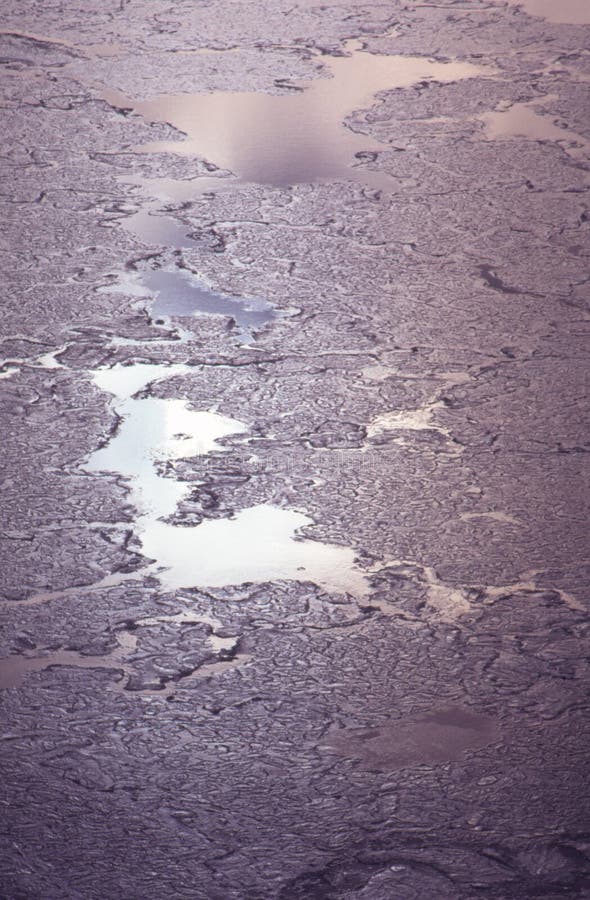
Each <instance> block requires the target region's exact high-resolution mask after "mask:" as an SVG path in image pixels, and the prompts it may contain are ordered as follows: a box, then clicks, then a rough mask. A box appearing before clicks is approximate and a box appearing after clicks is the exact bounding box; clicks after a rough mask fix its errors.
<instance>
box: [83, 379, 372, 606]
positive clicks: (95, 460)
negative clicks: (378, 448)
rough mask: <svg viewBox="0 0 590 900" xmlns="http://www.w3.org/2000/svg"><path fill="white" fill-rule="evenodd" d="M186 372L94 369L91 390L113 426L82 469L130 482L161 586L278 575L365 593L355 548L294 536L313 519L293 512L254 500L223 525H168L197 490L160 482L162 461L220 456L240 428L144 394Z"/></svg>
mask: <svg viewBox="0 0 590 900" xmlns="http://www.w3.org/2000/svg"><path fill="white" fill-rule="evenodd" d="M189 371H190V367H188V366H185V365H182V364H176V365H170V366H161V365H150V364H136V365H129V366H124V365H115V366H113V367H112V368H110V369H99V370H97V371H96V372H95V373H94V383H95V384H96V386H97V387H99V388H100V389H101V390H103V391H108V392H109V393H111V394H113V395H114V399H113V402H112V406H113V409H114V411H115V412H116V413H117V415H118V416H120V417H121V423H120V425H119V428H118V430H117V432H116V434H115V435H114V437H113V438H112V439H111V441H110V442H109V443H108V444H107V445H106V446H105V447H102V448H101V449H99V450H97V451H96V452H95V453H93V454H92V456H91V457H90V459H89V460H88V462H87V464H86V469H87V470H88V471H92V472H115V473H117V474H119V475H122V476H124V477H125V478H126V479H127V480H128V483H129V486H130V500H131V502H132V503H133V505H134V506H135V507H136V509H137V511H138V518H137V521H136V527H137V532H138V536H139V538H140V540H141V544H142V550H143V553H144V554H145V555H146V556H147V557H149V558H150V559H153V560H155V563H154V565H155V567H156V571H157V575H158V577H159V579H160V580H161V582H162V583H163V584H164V585H165V586H166V587H168V588H170V589H177V588H190V587H222V586H225V585H233V584H242V583H244V582H267V581H275V580H279V579H281V580H290V581H311V582H314V583H315V584H317V585H319V586H320V587H323V588H324V589H326V590H328V591H332V592H335V593H350V594H353V595H356V596H361V595H363V594H365V593H366V592H367V581H366V579H365V576H364V575H363V574H362V572H361V571H360V570H359V569H357V567H356V566H355V562H354V551H353V550H352V549H350V548H347V547H340V546H336V545H332V544H325V543H321V542H319V541H312V540H302V539H300V538H298V537H297V534H296V533H297V530H298V529H299V528H301V527H303V526H305V525H310V524H312V520H311V519H310V518H308V517H307V516H305V515H304V514H303V513H301V512H298V511H296V510H291V509H281V508H279V507H275V506H271V505H266V504H260V505H257V506H253V507H250V508H247V509H244V510H242V511H241V512H239V513H238V514H237V515H235V516H234V517H232V518H230V519H217V520H213V521H206V522H203V523H201V524H200V525H197V526H191V527H185V526H182V525H180V526H179V525H174V524H171V523H170V522H168V521H166V519H167V518H168V517H170V516H171V515H172V514H173V513H174V512H175V510H176V507H177V505H178V503H179V502H180V500H182V499H183V498H184V497H186V496H187V494H188V493H189V492H190V490H192V489H194V488H195V487H197V486H198V485H196V484H195V482H192V483H190V484H188V483H185V482H180V481H176V480H175V479H174V478H172V477H166V476H165V475H164V474H162V471H161V466H162V464H164V463H166V462H167V461H171V460H176V459H181V458H185V457H192V456H196V455H203V454H207V453H210V452H212V451H221V450H222V449H223V446H222V445H220V444H218V443H217V442H218V441H219V440H220V439H222V438H226V437H228V436H230V435H234V436H238V435H240V434H244V433H246V432H247V427H246V425H245V424H244V423H243V422H239V421H237V420H236V419H230V418H227V417H226V416H222V415H219V414H218V413H217V412H213V411H212V410H204V411H195V410H192V409H190V408H189V406H188V404H187V402H186V401H185V400H180V399H163V398H159V397H153V396H151V395H150V394H149V393H148V392H146V391H145V390H144V389H145V388H146V387H147V386H148V385H150V384H151V383H153V382H154V381H157V380H161V379H162V378H171V377H173V376H178V375H181V376H182V375H186V374H187V372H189ZM140 392H141V393H140ZM146 394H147V395H146Z"/></svg>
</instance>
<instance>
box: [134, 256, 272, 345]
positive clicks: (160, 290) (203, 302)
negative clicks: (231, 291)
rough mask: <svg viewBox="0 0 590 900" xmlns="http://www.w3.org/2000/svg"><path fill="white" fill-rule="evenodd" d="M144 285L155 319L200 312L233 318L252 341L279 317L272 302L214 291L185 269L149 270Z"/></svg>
mask: <svg viewBox="0 0 590 900" xmlns="http://www.w3.org/2000/svg"><path fill="white" fill-rule="evenodd" d="M141 283H142V284H143V285H144V286H145V288H146V289H147V290H148V291H149V293H150V294H153V295H155V298H156V299H155V301H154V303H153V304H152V307H151V315H152V318H155V319H160V318H167V317H169V316H194V315H196V314H198V313H205V314H209V315H220V316H229V317H231V318H232V319H233V320H234V321H235V322H236V325H237V326H238V329H239V334H240V337H241V338H242V339H243V340H244V341H251V340H252V338H253V331H258V330H260V329H261V328H263V327H264V326H265V325H266V324H268V323H269V322H271V321H272V320H273V319H274V318H275V317H276V315H277V313H276V312H275V310H274V308H273V307H272V305H271V304H270V303H267V302H266V301H265V300H260V299H257V298H251V299H250V298H242V297H231V296H228V295H224V294H220V293H218V292H217V291H214V290H212V289H211V288H210V287H208V285H206V284H205V283H204V282H203V281H200V280H199V279H198V278H196V277H195V276H194V275H192V273H191V272H188V271H187V270H185V269H150V270H148V271H146V272H145V273H144V274H143V276H142V279H141Z"/></svg>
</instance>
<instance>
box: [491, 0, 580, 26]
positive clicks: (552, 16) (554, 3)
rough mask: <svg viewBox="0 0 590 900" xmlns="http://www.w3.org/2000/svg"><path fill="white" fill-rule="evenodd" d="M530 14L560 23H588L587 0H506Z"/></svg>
mask: <svg viewBox="0 0 590 900" xmlns="http://www.w3.org/2000/svg"><path fill="white" fill-rule="evenodd" d="M508 2H509V3H510V5H511V6H520V7H521V8H522V9H524V11H525V12H527V13H528V14H529V15H530V16H538V17H540V18H542V19H547V21H548V22H554V23H555V24H561V25H590V3H589V2H588V0H508Z"/></svg>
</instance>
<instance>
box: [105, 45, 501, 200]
mask: <svg viewBox="0 0 590 900" xmlns="http://www.w3.org/2000/svg"><path fill="white" fill-rule="evenodd" d="M361 47H362V45H361V43H360V42H359V41H348V42H346V44H345V45H344V49H345V53H344V54H342V55H340V56H326V57H322V63H323V64H324V65H325V67H326V69H327V74H328V76H329V77H327V78H316V79H314V80H312V81H306V82H302V83H301V84H297V85H291V87H292V88H295V90H290V91H289V92H288V93H285V94H267V93H257V92H246V91H215V92H212V93H196V94H186V93H185V94H166V95H162V96H158V97H154V98H153V99H150V100H142V101H135V100H132V99H130V98H128V97H125V96H124V95H122V94H119V93H118V92H116V91H112V90H105V91H104V92H103V97H104V99H106V100H107V102H109V103H111V104H112V105H117V106H120V107H125V108H129V109H132V110H133V111H134V112H136V113H138V114H140V115H141V116H143V117H144V118H145V119H146V120H148V121H150V122H166V123H168V124H169V125H171V126H173V127H174V128H175V129H177V130H178V131H180V132H183V133H184V134H185V135H186V138H185V140H182V141H178V140H175V141H158V142H153V143H148V144H144V145H142V146H140V147H139V148H136V150H139V151H140V152H147V153H151V152H155V153H176V154H182V155H189V156H197V157H199V158H201V159H205V160H207V161H208V162H209V163H212V164H214V165H215V166H217V167H219V168H221V169H224V170H226V171H229V172H232V173H233V174H234V175H235V176H237V180H234V181H233V184H234V185H235V184H244V183H248V184H263V185H274V186H279V187H286V186H291V185H294V184H300V183H311V182H318V181H319V182H322V181H331V182H333V181H339V180H343V181H355V182H360V183H362V184H365V185H368V186H371V187H374V188H383V189H387V188H388V187H389V186H390V184H391V182H390V179H389V177H388V176H387V175H385V174H384V173H381V172H379V171H376V170H371V169H368V168H366V167H365V166H363V165H359V157H358V154H359V153H362V152H367V151H376V152H378V151H380V150H384V149H386V145H384V144H382V143H380V142H379V141H377V140H375V139H374V138H371V137H369V136H367V135H366V134H362V133H359V132H356V131H353V130H352V129H351V128H349V127H347V126H346V124H345V120H346V118H347V117H348V116H349V115H350V114H351V113H353V112H354V111H355V110H358V109H364V108H367V107H370V106H371V105H372V104H373V103H374V100H375V98H376V96H377V95H378V93H379V92H380V91H387V90H392V89H394V88H406V87H411V86H412V85H414V84H417V83H419V82H421V81H439V82H452V81H458V80H460V79H464V78H473V77H478V76H484V75H490V74H493V73H494V70H492V69H490V68H486V67H482V66H476V65H473V64H471V63H466V62H456V61H454V62H439V61H436V60H432V59H428V58H426V57H412V56H394V55H391V56H388V55H383V54H377V53H369V52H366V51H363V50H362V49H361ZM215 180H218V181H220V182H226V184H227V179H226V178H223V179H212V178H209V177H206V178H205V179H203V182H204V185H203V187H204V189H205V190H212V189H215V188H214V186H212V182H214V181H215ZM181 184H182V182H181ZM226 184H224V185H223V188H222V189H225V188H226ZM186 188H187V192H188V195H190V196H195V194H196V192H197V191H198V189H199V179H196V180H195V179H190V180H189V181H187V182H186Z"/></svg>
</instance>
